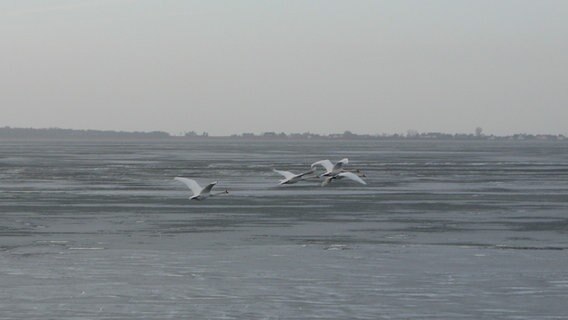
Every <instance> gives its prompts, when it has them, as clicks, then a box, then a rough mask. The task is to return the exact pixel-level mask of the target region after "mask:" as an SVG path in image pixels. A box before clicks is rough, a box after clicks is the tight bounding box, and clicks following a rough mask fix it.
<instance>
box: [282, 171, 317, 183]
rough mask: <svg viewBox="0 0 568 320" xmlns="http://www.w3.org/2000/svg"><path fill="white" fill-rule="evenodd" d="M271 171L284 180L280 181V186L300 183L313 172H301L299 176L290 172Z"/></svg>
mask: <svg viewBox="0 0 568 320" xmlns="http://www.w3.org/2000/svg"><path fill="white" fill-rule="evenodd" d="M272 171H274V172H276V173H278V174H280V175H282V176H283V177H284V179H282V180H280V184H292V183H296V182H298V181H302V180H305V179H306V178H305V176H306V175H308V174H311V173H314V171H315V170H313V169H312V170H310V171H306V172H302V173H299V174H294V173H292V172H290V171H282V170H276V169H272Z"/></svg>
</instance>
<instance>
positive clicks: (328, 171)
mask: <svg viewBox="0 0 568 320" xmlns="http://www.w3.org/2000/svg"><path fill="white" fill-rule="evenodd" d="M348 162H349V159H347V158H345V159H341V160H339V161H338V162H336V163H335V164H333V163H332V162H331V161H329V160H320V161H316V162H314V163H312V165H311V169H310V170H308V171H306V172H302V173H299V174H294V173H292V172H290V171H283V170H276V169H273V171H274V172H276V173H278V174H280V175H282V176H283V177H284V178H283V179H282V180H280V183H279V184H280V185H284V184H293V183H297V182H300V181H304V180H309V179H323V182H322V183H321V186H322V187H324V186H326V185H328V184H330V183H331V182H332V181H334V180H341V179H343V178H346V179H350V180H353V181H356V182H358V183H360V184H367V183H366V182H365V181H364V180H363V179H361V178H364V177H365V174H363V173H362V172H361V171H360V170H359V169H357V170H354V171H349V170H346V169H345V168H343V166H344V165H346V164H347V163H348ZM317 166H321V167H323V168H324V169H325V172H324V173H320V174H317V173H316V168H317ZM174 180H177V181H179V182H181V183H183V184H185V185H186V186H187V187H188V188H189V189H190V190H191V192H192V194H191V195H190V197H189V199H190V200H204V199H207V198H209V197H213V196H217V195H220V194H227V193H229V191H228V190H225V191H221V192H212V191H211V190H212V189H213V187H214V186H215V185H216V184H217V181H214V182H211V183H210V184H208V185H207V186H205V187H201V186H200V185H199V184H198V183H197V182H196V181H195V180H193V179H189V178H183V177H175V178H174Z"/></svg>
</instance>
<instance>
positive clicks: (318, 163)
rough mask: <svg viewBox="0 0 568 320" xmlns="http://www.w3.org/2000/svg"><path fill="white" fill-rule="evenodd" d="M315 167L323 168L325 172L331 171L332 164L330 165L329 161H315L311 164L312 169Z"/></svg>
mask: <svg viewBox="0 0 568 320" xmlns="http://www.w3.org/2000/svg"><path fill="white" fill-rule="evenodd" d="M317 165H320V166H322V167H324V168H325V170H326V171H331V170H333V163H331V161H329V160H320V161H316V162H314V163H312V168H313V167H315V166H317Z"/></svg>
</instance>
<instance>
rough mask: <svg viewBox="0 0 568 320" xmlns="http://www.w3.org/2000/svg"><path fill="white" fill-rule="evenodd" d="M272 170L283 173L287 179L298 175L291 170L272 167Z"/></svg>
mask: <svg viewBox="0 0 568 320" xmlns="http://www.w3.org/2000/svg"><path fill="white" fill-rule="evenodd" d="M272 171H274V172H276V173H278V174H279V175H282V176H283V177H284V178H286V179H287V180H289V179H292V178H294V177H295V176H296V175H295V174H293V173H292V172H290V171H282V170H276V169H272Z"/></svg>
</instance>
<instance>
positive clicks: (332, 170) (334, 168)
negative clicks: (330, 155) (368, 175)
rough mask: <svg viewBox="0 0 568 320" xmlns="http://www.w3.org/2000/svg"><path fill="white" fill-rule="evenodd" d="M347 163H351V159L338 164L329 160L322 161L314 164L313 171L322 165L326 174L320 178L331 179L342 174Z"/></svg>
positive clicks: (342, 160)
mask: <svg viewBox="0 0 568 320" xmlns="http://www.w3.org/2000/svg"><path fill="white" fill-rule="evenodd" d="M347 163H349V159H347V158H345V159H341V160H339V161H337V163H336V164H333V163H331V161H329V160H320V161H316V162H314V163H312V169H313V168H314V167H315V166H317V165H320V166H322V167H324V169H325V172H324V173H323V174H322V175H320V177H330V176H334V175H337V174H339V173H341V172H342V171H343V165H345V164H347Z"/></svg>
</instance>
